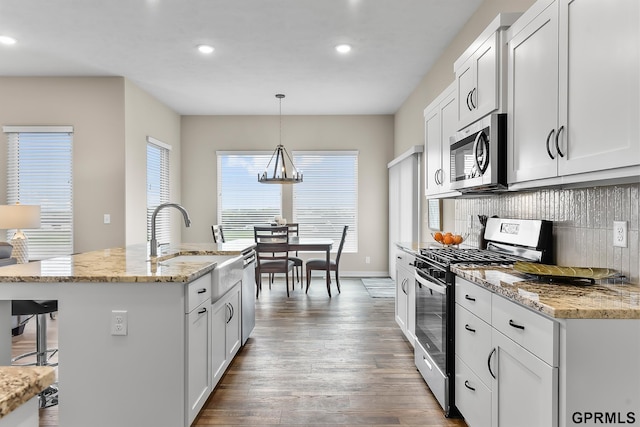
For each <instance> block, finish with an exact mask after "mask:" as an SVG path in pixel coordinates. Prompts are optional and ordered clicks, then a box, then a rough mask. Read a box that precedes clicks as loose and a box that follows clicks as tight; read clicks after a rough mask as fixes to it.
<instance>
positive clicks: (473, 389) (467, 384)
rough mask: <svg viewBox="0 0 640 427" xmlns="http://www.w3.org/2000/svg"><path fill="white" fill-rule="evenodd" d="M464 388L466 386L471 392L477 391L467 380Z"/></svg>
mask: <svg viewBox="0 0 640 427" xmlns="http://www.w3.org/2000/svg"><path fill="white" fill-rule="evenodd" d="M464 386H465V387H466V388H468V389H469V390H471V391H476V389H475V388H473V387H471V386H470V385H469V380H466V381H465V382H464Z"/></svg>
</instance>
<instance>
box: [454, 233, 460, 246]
mask: <svg viewBox="0 0 640 427" xmlns="http://www.w3.org/2000/svg"><path fill="white" fill-rule="evenodd" d="M460 243H462V236H461V235H459V234H456V235H454V236H453V244H454V245H459V244H460Z"/></svg>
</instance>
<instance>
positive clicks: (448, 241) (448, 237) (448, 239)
mask: <svg viewBox="0 0 640 427" xmlns="http://www.w3.org/2000/svg"><path fill="white" fill-rule="evenodd" d="M443 243H444V244H445V245H453V236H452V235H451V233H447V234H445V235H444V240H443Z"/></svg>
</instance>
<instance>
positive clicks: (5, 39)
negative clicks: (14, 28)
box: [0, 36, 16, 44]
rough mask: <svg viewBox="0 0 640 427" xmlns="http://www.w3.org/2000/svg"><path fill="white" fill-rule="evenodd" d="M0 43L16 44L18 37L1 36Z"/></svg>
mask: <svg viewBox="0 0 640 427" xmlns="http://www.w3.org/2000/svg"><path fill="white" fill-rule="evenodd" d="M0 43H2V44H16V39H14V38H13V37H9V36H0Z"/></svg>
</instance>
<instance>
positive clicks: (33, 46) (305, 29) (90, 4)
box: [0, 0, 482, 115]
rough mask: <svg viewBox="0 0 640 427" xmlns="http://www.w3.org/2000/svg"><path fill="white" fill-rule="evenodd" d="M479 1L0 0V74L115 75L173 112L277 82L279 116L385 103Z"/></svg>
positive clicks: (265, 101)
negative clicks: (3, 40) (2, 40)
mask: <svg viewBox="0 0 640 427" xmlns="http://www.w3.org/2000/svg"><path fill="white" fill-rule="evenodd" d="M481 2H482V0H55V1H54V0H28V1H26V0H2V1H1V2H0V35H6V36H11V37H13V38H15V39H16V40H17V43H16V44H14V45H10V46H6V45H0V76H124V77H126V78H127V79H129V80H130V81H132V82H133V83H134V84H136V85H137V86H139V87H140V88H142V89H144V90H145V91H146V92H148V93H150V94H152V95H153V96H154V97H156V98H157V99H158V100H160V101H161V102H163V103H164V104H166V105H167V106H169V107H170V108H172V109H173V110H175V111H176V112H177V113H179V114H182V115H261V114H278V112H279V109H278V108H279V107H278V100H277V99H276V98H275V94H276V93H284V94H285V95H286V98H285V99H284V100H283V101H282V114H284V115H287V114H393V113H395V112H396V111H397V110H398V108H399V107H400V106H401V104H402V102H403V101H404V100H405V99H406V98H407V96H409V94H411V92H412V91H413V90H414V89H415V87H416V86H417V85H418V83H419V82H420V81H421V80H422V78H423V77H424V75H425V74H426V73H427V71H428V70H429V68H430V67H431V66H432V65H433V64H434V62H435V61H436V60H437V58H438V57H439V56H440V54H441V53H442V51H443V50H444V48H445V47H446V46H447V45H448V44H449V43H450V42H451V40H452V39H453V37H454V36H455V35H456V34H457V33H458V32H459V31H460V29H461V28H462V27H463V26H464V24H465V22H466V21H467V20H468V19H469V18H470V17H471V15H472V14H473V13H474V12H475V10H476V9H477V8H478V6H479V5H480V3H481ZM340 43H348V44H350V45H352V51H351V52H350V53H349V54H339V53H337V52H336V51H335V50H334V47H335V45H337V44H340ZM199 44H208V45H211V46H213V47H214V48H215V51H214V52H213V53H212V54H210V55H203V54H201V53H200V52H199V51H198V50H197V49H196V46H197V45H199Z"/></svg>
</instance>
